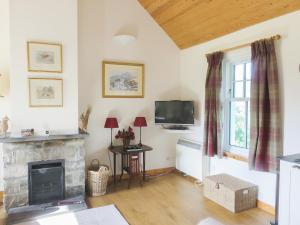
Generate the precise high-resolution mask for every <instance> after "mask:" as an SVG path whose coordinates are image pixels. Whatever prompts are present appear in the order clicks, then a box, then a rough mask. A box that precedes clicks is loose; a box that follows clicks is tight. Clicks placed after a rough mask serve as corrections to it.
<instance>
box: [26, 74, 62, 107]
mask: <svg viewBox="0 0 300 225" xmlns="http://www.w3.org/2000/svg"><path fill="white" fill-rule="evenodd" d="M29 106H30V107H63V80H62V79H58V78H29Z"/></svg>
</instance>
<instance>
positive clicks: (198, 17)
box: [138, 0, 300, 49]
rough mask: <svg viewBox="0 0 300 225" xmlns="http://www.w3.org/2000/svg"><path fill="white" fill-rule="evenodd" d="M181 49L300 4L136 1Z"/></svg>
mask: <svg viewBox="0 0 300 225" xmlns="http://www.w3.org/2000/svg"><path fill="white" fill-rule="evenodd" d="M138 1H139V2H140V3H141V5H142V6H143V7H144V8H145V9H146V10H147V11H148V13H149V14H150V15H151V16H152V17H153V18H154V20H156V22H157V23H158V24H159V25H160V26H161V27H162V28H163V29H164V30H165V31H166V32H167V34H168V35H169V36H170V37H171V38H172V39H173V41H174V42H175V43H176V44H177V46H178V47H179V48H181V49H183V48H188V47H191V46H193V45H196V44H200V43H203V42H206V41H209V40H212V39H215V38H217V37H220V36H223V35H226V34H229V33H232V32H234V31H237V30H240V29H242V28H245V27H248V26H251V25H253V24H256V23H259V22H263V21H265V20H268V19H271V18H274V17H277V16H281V15H283V14H286V13H289V12H292V11H296V10H299V9H300V0H138Z"/></svg>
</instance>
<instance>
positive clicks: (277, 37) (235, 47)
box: [206, 34, 281, 56]
mask: <svg viewBox="0 0 300 225" xmlns="http://www.w3.org/2000/svg"><path fill="white" fill-rule="evenodd" d="M280 38H281V36H280V35H279V34H277V35H275V36H272V37H271V39H273V40H279V39H280ZM251 44H252V43H250V42H249V43H246V44H242V45H238V46H234V47H231V48H225V49H223V50H219V51H221V52H229V51H233V50H236V49H239V48H244V47H247V46H251ZM207 55H209V54H206V56H207Z"/></svg>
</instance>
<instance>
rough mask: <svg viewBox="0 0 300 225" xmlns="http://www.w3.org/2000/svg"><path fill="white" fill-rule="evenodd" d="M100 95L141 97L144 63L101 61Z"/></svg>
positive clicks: (105, 96)
mask: <svg viewBox="0 0 300 225" xmlns="http://www.w3.org/2000/svg"><path fill="white" fill-rule="evenodd" d="M102 96H103V97H104V98H143V97H144V64H137V63H120V62H108V61H103V63H102Z"/></svg>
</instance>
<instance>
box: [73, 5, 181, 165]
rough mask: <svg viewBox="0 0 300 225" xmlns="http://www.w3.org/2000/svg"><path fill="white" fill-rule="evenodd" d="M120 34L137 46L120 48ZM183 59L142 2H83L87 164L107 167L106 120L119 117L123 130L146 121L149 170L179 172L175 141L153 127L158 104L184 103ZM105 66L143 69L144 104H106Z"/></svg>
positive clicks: (81, 58)
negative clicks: (88, 112) (117, 37)
mask: <svg viewBox="0 0 300 225" xmlns="http://www.w3.org/2000/svg"><path fill="white" fill-rule="evenodd" d="M122 31H125V32H129V33H131V34H134V35H136V37H137V40H136V42H134V43H131V44H129V45H127V46H122V45H120V44H119V43H116V42H115V41H114V40H113V36H114V35H115V34H116V33H119V32H122ZM179 53H180V52H179V49H178V48H177V47H176V46H175V44H174V43H173V42H172V40H171V39H170V38H169V37H168V36H167V35H166V34H165V33H164V31H163V30H162V29H161V28H160V27H159V26H158V25H157V24H156V23H155V21H154V20H153V19H152V18H151V16H150V15H149V14H148V13H147V12H146V11H145V10H144V9H143V7H142V6H141V5H140V4H139V3H138V1H136V0H122V1H120V0H102V1H99V0H79V111H80V112H82V111H84V110H85V108H86V107H87V105H88V104H90V105H91V106H92V107H93V112H92V114H91V118H90V121H89V127H88V130H89V132H90V137H89V138H88V139H87V150H88V155H87V157H88V161H90V160H91V159H93V158H98V159H100V160H101V162H102V163H109V160H108V155H107V147H108V146H109V144H110V129H104V128H103V127H104V122H105V119H106V117H107V116H116V117H117V118H118V121H119V125H120V127H121V128H123V127H127V126H128V125H132V122H133V120H134V118H135V117H136V116H138V115H140V116H146V118H147V120H148V127H147V128H143V131H142V132H143V143H145V144H148V145H151V146H153V147H154V151H152V152H149V154H148V157H147V158H146V164H147V168H146V169H153V168H163V167H169V166H175V143H176V140H177V135H174V134H168V133H165V132H164V131H163V130H162V129H161V128H160V127H158V126H155V125H154V101H155V100H169V99H178V98H180V88H179V85H180V84H179V64H180V63H179ZM102 60H115V61H124V62H138V63H144V64H145V98H141V99H120V98H116V99H104V98H102V96H101V90H102V87H101V86H102V83H101V82H102V81H101V76H102V72H101V62H102ZM116 131H117V130H116V129H115V132H116ZM135 131H136V136H137V139H139V132H138V130H137V129H136V130H135Z"/></svg>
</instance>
